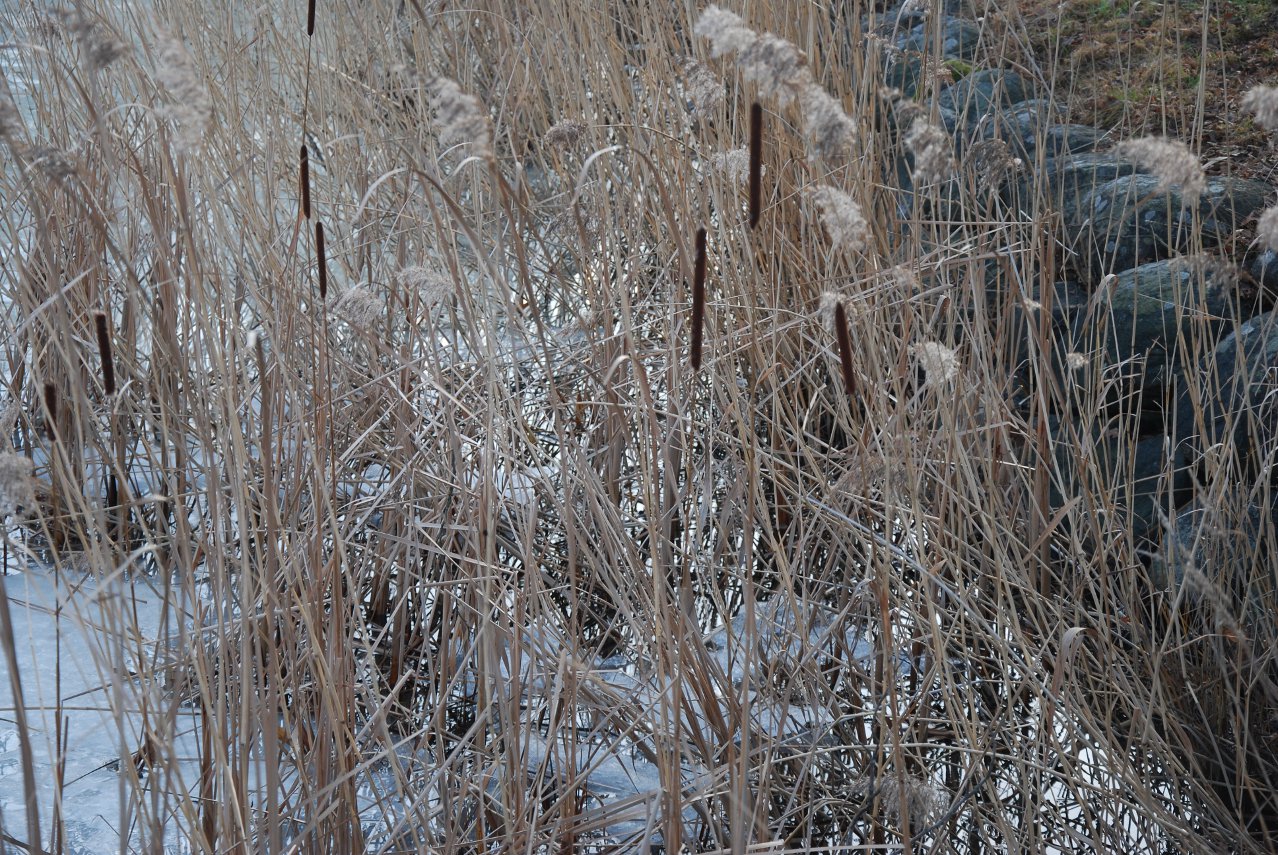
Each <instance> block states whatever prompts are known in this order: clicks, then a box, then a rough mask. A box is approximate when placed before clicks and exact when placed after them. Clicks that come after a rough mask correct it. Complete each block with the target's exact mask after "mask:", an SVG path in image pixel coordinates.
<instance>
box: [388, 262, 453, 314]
mask: <svg viewBox="0 0 1278 855" xmlns="http://www.w3.org/2000/svg"><path fill="white" fill-rule="evenodd" d="M399 282H400V284H401V285H403V286H404V287H405V288H407V289H408V290H409V291H413V292H415V293H416V294H417V295H418V298H419V299H420V300H421V301H422V304H423V305H424V306H426V307H427V309H432V308H434V307H435V306H437V305H439V304H440V303H442V302H443V301H444V300H445V299H446V298H447V297H448V295H449V294H451V293H452V292H453V283H452V280H450V279H449V278H448V277H447V276H444V275H442V274H440V273H439V272H438V271H436V270H432V269H431V268H429V267H420V266H413V267H405V268H403V269H401V270H400V271H399Z"/></svg>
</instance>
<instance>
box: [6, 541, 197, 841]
mask: <svg viewBox="0 0 1278 855" xmlns="http://www.w3.org/2000/svg"><path fill="white" fill-rule="evenodd" d="M11 563H16V562H13V561H11ZM3 582H4V585H5V589H6V591H7V593H8V596H9V600H10V608H11V611H12V614H13V634H14V647H15V649H16V651H17V655H18V663H19V671H20V676H21V680H22V693H23V698H24V705H25V707H26V711H27V723H28V726H29V728H30V731H31V732H30V738H31V747H32V751H33V754H34V761H35V778H36V783H37V797H38V799H39V805H40V823H41V834H42V836H43V837H44V838H45V842H46V843H47V842H48V840H49V835H50V828H51V823H52V819H53V806H54V802H55V798H56V794H57V792H58V787H57V786H56V782H57V780H58V777H59V775H58V764H59V760H60V761H61V763H62V764H63V771H62V774H61V778H62V780H63V781H64V784H63V787H62V794H61V797H62V815H63V817H64V823H65V829H66V843H67V850H68V851H69V852H72V853H85V855H89V853H102V852H111V851H118V849H119V845H120V833H119V828H120V822H121V810H120V805H121V797H122V795H123V794H124V792H125V789H124V782H123V781H122V779H121V776H120V771H119V770H120V762H121V758H124V762H126V763H127V762H130V759H131V756H132V754H133V752H134V751H136V750H137V749H138V747H139V746H140V744H141V722H142V717H141V710H140V704H139V697H138V696H137V694H136V693H135V692H134V691H132V688H131V683H130V680H129V678H128V674H127V670H128V669H130V665H129V661H130V660H132V659H133V654H131V653H130V652H127V650H126V648H127V649H129V650H131V651H134V652H136V651H149V650H153V649H154V646H155V633H156V631H157V630H158V628H159V626H160V618H161V615H160V609H159V603H160V596H159V595H158V594H156V593H155V592H153V591H149V590H148V589H147V588H146V586H145V584H144V583H142V582H137V583H136V584H133V583H127V582H126V583H121V584H106V585H101V584H98V583H95V582H94V581H93V580H91V579H89V578H86V577H79V578H72V577H70V576H69V575H66V574H64V575H63V577H62V579H61V580H60V581H59V580H55V578H54V575H53V573H52V572H51V571H49V570H46V569H43V568H39V567H33V568H30V569H27V570H17V571H15V570H13V569H11V570H10V572H9V574H8V575H7V576H5V577H4V580H3ZM124 610H127V613H128V614H129V615H130V616H129V618H128V621H129V623H131V624H132V623H133V620H134V618H133V616H134V615H136V624H134V625H135V626H136V629H137V637H135V638H130V639H123V640H122V641H124V644H122V645H121V646H119V647H117V649H116V650H108V649H104V645H103V642H104V639H106V638H108V637H109V636H107V635H106V634H105V633H103V632H101V631H100V629H95V628H94V626H95V625H96V626H97V627H102V625H103V622H106V621H109V622H111V623H115V622H117V621H120V620H122V618H123V614H124V613H125V612H124ZM59 666H60V668H59ZM3 671H4V672H6V673H4V676H3V679H0V811H2V812H3V813H2V818H0V825H2V826H3V830H4V833H5V834H7V835H8V836H10V837H13V838H17V839H20V840H21V839H25V838H26V836H27V835H26V822H27V820H26V811H25V808H24V799H23V774H22V763H21V751H20V741H21V737H20V734H19V733H18V731H17V729H16V726H15V723H14V715H13V713H14V697H13V691H12V686H11V680H10V677H9V674H8V673H7V671H8V668H7V667H5V668H4V669H3ZM59 702H61V722H62V729H63V730H62V732H63V734H64V739H65V745H64V751H63V752H61V754H60V752H59V751H58V748H57V746H58V738H57V734H58V722H59V719H58V707H59ZM179 721H181V718H179ZM193 724H194V722H193V720H192V725H193ZM176 739H177V743H178V751H179V753H181V754H183V755H189V756H191V757H192V758H194V756H195V751H196V741H195V738H194V736H193V732H192V730H191V729H190V728H187V729H186V730H185V731H184V732H179V733H178V734H176ZM192 768H194V764H192ZM192 783H193V782H192ZM166 851H171V852H178V851H181V850H180V849H178V848H174V847H172V846H170V847H166Z"/></svg>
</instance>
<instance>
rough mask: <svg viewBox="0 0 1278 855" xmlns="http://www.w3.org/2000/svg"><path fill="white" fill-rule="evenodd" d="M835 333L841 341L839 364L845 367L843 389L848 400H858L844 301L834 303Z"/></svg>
mask: <svg viewBox="0 0 1278 855" xmlns="http://www.w3.org/2000/svg"><path fill="white" fill-rule="evenodd" d="M834 335H835V337H837V338H838V341H839V366H840V367H841V368H842V369H843V391H845V392H847V395H848V400H849V401H851V402H855V401H856V377H854V376H853V374H852V338H851V336H850V334H849V333H848V315H847V312H845V311H844V310H843V301H842V300H840V301H839V302H837V303H835V304H834Z"/></svg>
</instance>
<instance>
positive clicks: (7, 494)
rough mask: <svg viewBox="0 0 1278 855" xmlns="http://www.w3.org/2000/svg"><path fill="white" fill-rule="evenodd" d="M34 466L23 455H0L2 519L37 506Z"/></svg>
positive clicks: (5, 453)
mask: <svg viewBox="0 0 1278 855" xmlns="http://www.w3.org/2000/svg"><path fill="white" fill-rule="evenodd" d="M33 470H34V464H33V463H32V462H31V461H30V460H29V459H27V457H26V456H24V455H22V454H16V453H14V452H12V451H6V452H3V453H0V519H4V518H5V517H7V516H9V515H10V514H14V513H17V512H18V511H20V510H23V509H25V508H33V507H35V504H36V497H35V476H34V475H33Z"/></svg>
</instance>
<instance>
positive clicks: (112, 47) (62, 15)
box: [57, 9, 125, 71]
mask: <svg viewBox="0 0 1278 855" xmlns="http://www.w3.org/2000/svg"><path fill="white" fill-rule="evenodd" d="M57 15H58V18H59V19H60V20H61V22H62V25H63V26H64V27H66V28H67V31H68V32H69V33H71V35H72V36H74V37H75V40H76V43H77V44H78V45H79V46H80V50H81V52H82V55H83V57H84V59H85V62H86V63H87V65H88V66H89V68H91V69H92V70H94V71H101V70H102V69H104V68H106V67H107V66H108V65H110V64H111V63H113V62H115V61H116V60H117V59H119V58H120V57H121V56H123V55H124V51H125V48H124V43H123V42H121V41H120V40H119V39H118V38H116V37H115V35H114V34H113V33H112V32H111V31H110V30H108V29H107V28H106V26H104V25H103V24H101V23H100V22H98V21H95V20H93V19H92V18H90V17H88V16H87V15H83V14H81V13H80V11H79V10H76V9H62V10H60V11H59V12H58V13H57Z"/></svg>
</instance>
